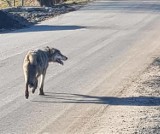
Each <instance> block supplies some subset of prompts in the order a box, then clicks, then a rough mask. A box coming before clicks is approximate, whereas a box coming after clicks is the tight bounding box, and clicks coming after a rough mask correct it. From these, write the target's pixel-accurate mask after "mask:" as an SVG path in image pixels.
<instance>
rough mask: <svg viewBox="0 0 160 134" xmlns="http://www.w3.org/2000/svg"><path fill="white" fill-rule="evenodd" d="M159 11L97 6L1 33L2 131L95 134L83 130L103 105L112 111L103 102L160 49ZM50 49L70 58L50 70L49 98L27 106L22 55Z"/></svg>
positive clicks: (132, 4) (138, 5)
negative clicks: (31, 50)
mask: <svg viewBox="0 0 160 134" xmlns="http://www.w3.org/2000/svg"><path fill="white" fill-rule="evenodd" d="M159 5H160V2H158V1H154V2H152V1H146V2H145V1H143V2H142V1H134V0H132V1H96V2H93V3H91V4H89V5H87V6H85V7H84V8H82V9H81V10H78V11H75V12H71V13H67V14H64V15H61V16H58V17H56V18H53V19H50V20H47V21H44V22H42V23H40V24H39V25H35V26H33V27H30V28H27V29H21V30H17V31H14V32H11V33H4V34H0V55H1V56H0V74H1V77H0V82H1V84H0V133H1V134H36V133H45V134H47V133H49V134H64V133H65V134H66V133H68V134H71V133H76V134H82V133H91V130H92V127H93V126H92V127H87V128H88V129H85V131H83V130H84V128H85V125H86V124H85V123H86V122H87V121H90V120H92V117H94V119H96V118H97V120H98V116H94V115H95V114H96V113H97V112H98V111H99V110H101V106H103V107H106V110H107V107H108V106H109V105H110V104H106V102H104V101H103V97H102V96H105V95H107V96H112V95H113V94H114V95H115V94H118V93H119V92H120V91H118V90H117V89H118V86H119V84H122V81H123V80H125V79H126V78H129V77H130V76H131V75H134V74H136V72H138V70H143V68H144V67H145V66H146V65H147V64H148V63H149V62H150V61H151V59H152V58H153V57H152V56H153V53H155V51H157V50H158V49H159V43H158V41H159V40H158V39H159V38H158V37H159V31H158V29H159V28H160V26H159V24H160V14H159V13H160V6H159ZM45 46H50V47H55V48H58V49H60V50H61V51H62V53H63V54H64V55H66V56H67V57H68V58H69V59H68V61H66V62H65V63H64V66H61V65H58V64H52V63H51V64H50V66H49V68H48V70H47V75H46V79H45V85H44V92H45V94H46V95H45V96H39V95H38V90H37V91H36V92H35V94H32V93H31V91H30V98H29V99H28V100H26V99H25V97H24V88H25V86H24V76H23V71H22V64H23V59H24V56H25V54H26V53H27V51H28V50H30V49H35V48H41V47H45ZM91 94H94V97H93V96H91ZM84 120H85V122H84ZM87 125H88V124H87ZM96 127H98V126H96ZM113 129H114V128H113ZM98 130H100V126H99V129H98ZM103 130H104V128H103ZM104 132H107V130H104ZM97 133H98V132H97Z"/></svg>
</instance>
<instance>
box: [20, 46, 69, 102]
mask: <svg viewBox="0 0 160 134" xmlns="http://www.w3.org/2000/svg"><path fill="white" fill-rule="evenodd" d="M67 59H68V58H67V57H66V56H64V55H63V54H62V53H61V52H60V50H58V49H56V48H50V47H48V46H47V47H46V48H45V49H37V50H31V51H29V52H28V53H27V54H26V56H25V58H24V62H23V72H24V77H25V97H26V99H28V97H29V90H28V88H29V87H30V88H32V93H34V92H35V90H36V89H37V86H38V78H39V77H40V76H41V80H40V88H39V95H44V91H43V86H44V79H45V75H46V71H47V68H48V66H49V63H50V62H55V63H59V64H61V65H63V61H66V60H67Z"/></svg>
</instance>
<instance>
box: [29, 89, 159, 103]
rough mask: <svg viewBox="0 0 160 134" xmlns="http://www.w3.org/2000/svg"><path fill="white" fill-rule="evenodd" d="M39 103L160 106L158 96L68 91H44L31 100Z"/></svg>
mask: <svg viewBox="0 0 160 134" xmlns="http://www.w3.org/2000/svg"><path fill="white" fill-rule="evenodd" d="M32 102H37V103H38V102H39V103H76V104H106V105H122V106H160V97H154V96H138V97H110V96H90V95H81V94H69V93H51V92H46V95H45V96H43V99H40V100H33V101H32Z"/></svg>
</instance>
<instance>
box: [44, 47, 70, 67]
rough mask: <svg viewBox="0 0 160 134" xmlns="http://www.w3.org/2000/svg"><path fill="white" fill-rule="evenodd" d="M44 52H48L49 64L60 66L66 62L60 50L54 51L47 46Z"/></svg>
mask: <svg viewBox="0 0 160 134" xmlns="http://www.w3.org/2000/svg"><path fill="white" fill-rule="evenodd" d="M46 50H47V52H48V55H49V56H48V57H49V61H50V62H57V63H59V64H61V65H63V61H66V60H67V59H68V58H67V57H66V56H64V55H63V54H62V53H61V52H60V50H58V49H55V48H49V47H48V46H47V47H46Z"/></svg>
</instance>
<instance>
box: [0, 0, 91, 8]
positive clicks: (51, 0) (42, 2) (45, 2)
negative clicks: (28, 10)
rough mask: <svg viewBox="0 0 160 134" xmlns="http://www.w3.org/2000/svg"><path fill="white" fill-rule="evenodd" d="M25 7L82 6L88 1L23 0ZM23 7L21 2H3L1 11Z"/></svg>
mask: <svg viewBox="0 0 160 134" xmlns="http://www.w3.org/2000/svg"><path fill="white" fill-rule="evenodd" d="M23 2H24V3H23V6H54V5H57V4H81V3H86V2H88V0H23ZM19 6H22V1H21V0H1V1H0V9H4V8H8V7H19Z"/></svg>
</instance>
